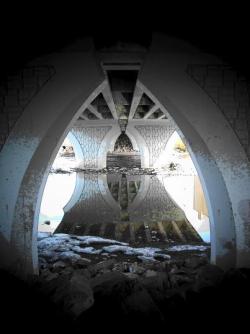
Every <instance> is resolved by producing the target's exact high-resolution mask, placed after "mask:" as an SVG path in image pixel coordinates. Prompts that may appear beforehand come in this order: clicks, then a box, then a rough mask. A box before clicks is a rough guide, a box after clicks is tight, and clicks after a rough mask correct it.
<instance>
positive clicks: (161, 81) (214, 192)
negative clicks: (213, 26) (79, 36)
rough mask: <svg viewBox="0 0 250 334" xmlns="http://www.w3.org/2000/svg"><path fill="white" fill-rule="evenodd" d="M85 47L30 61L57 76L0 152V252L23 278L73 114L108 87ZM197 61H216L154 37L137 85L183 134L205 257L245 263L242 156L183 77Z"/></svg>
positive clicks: (209, 104) (247, 201)
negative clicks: (201, 217)
mask: <svg viewBox="0 0 250 334" xmlns="http://www.w3.org/2000/svg"><path fill="white" fill-rule="evenodd" d="M84 50H85V51H78V52H73V51H66V52H64V53H62V54H60V55H59V56H58V55H56V54H55V55H52V56H47V57H43V58H42V59H40V60H37V61H36V64H40V63H42V64H44V63H45V64H51V65H53V66H54V68H55V71H56V73H55V75H54V76H53V77H52V78H51V79H50V80H49V81H48V82H47V83H46V84H45V85H44V86H43V87H42V89H41V90H40V91H39V92H38V93H37V94H36V95H35V96H34V97H33V99H32V100H31V101H30V102H29V104H27V106H26V107H25V109H24V111H23V113H22V115H21V116H20V118H19V119H18V121H17V123H16V125H15V127H14V128H13V130H12V132H11V133H10V135H9V137H8V139H7V141H6V142H5V144H4V146H3V149H2V151H1V153H0V175H1V187H0V232H1V238H2V239H4V242H5V244H6V243H7V244H8V245H9V249H11V250H13V249H14V250H15V252H14V253H15V254H14V253H13V252H12V253H11V252H7V251H5V252H4V251H2V252H1V253H4V254H6V256H5V258H6V259H5V260H6V261H5V262H6V263H7V266H8V267H10V268H12V269H13V270H15V271H16V272H19V274H20V275H22V276H24V277H25V276H27V275H29V274H33V273H37V270H38V267H37V244H36V236H37V224H38V213H39V210H40V202H41V198H42V193H43V189H44V186H45V183H46V179H47V175H48V172H49V169H50V166H51V164H52V162H53V160H54V157H55V155H56V153H57V151H58V148H59V146H60V145H61V143H62V141H63V139H64V138H65V137H66V135H67V133H68V132H69V129H70V128H71V127H72V126H73V124H74V122H75V121H76V119H77V118H78V116H79V115H80V114H81V113H82V111H83V110H84V108H86V107H87V105H89V103H90V102H91V101H92V100H93V99H94V98H95V97H96V96H97V95H98V94H99V93H100V92H101V91H102V90H103V88H104V87H105V86H106V84H107V83H106V82H105V78H104V75H103V74H102V71H101V70H100V69H99V68H98V65H97V62H96V59H95V56H94V53H93V50H89V49H88V50H87V51H86V48H85V49H84ZM200 63H203V64H211V63H219V61H218V60H217V59H215V58H214V57H211V56H207V55H201V54H200V53H199V52H198V51H197V50H195V49H194V48H189V47H187V46H186V45H185V44H184V43H180V42H178V43H177V42H176V41H173V40H170V39H166V38H163V39H162V40H160V41H159V40H158V41H156V40H153V43H152V46H151V49H150V51H149V52H148V54H147V58H146V61H145V62H144V63H143V66H142V68H141V71H140V73H139V78H138V84H139V85H141V87H142V89H143V91H145V92H146V93H147V94H148V96H149V97H152V99H156V100H157V101H159V104H160V106H161V107H162V108H163V110H166V111H167V112H168V114H169V115H170V116H171V117H172V118H173V120H174V121H175V123H176V124H177V126H178V127H179V128H180V131H181V134H182V135H183V136H184V137H185V142H186V143H187V146H188V148H189V152H190V154H191V156H192V158H193V161H194V163H195V166H196V169H197V171H198V174H199V176H200V179H201V182H202V186H203V189H204V193H205V197H206V201H207V204H208V210H209V216H210V221H211V237H212V238H211V242H212V257H211V260H212V262H213V263H216V264H218V265H219V266H221V267H223V268H228V267H234V266H238V267H240V266H250V229H249V221H250V209H249V207H250V187H249V184H250V166H249V160H248V158H247V156H246V153H245V151H244V149H243V146H242V145H241V143H240V141H239V139H238V137H237V136H236V134H235V132H234V130H233V129H232V127H231V126H230V124H229V122H228V121H227V120H226V118H225V116H224V115H223V113H222V111H221V109H220V108H219V107H218V106H217V105H216V103H215V102H214V101H213V100H212V99H211V98H210V97H209V96H208V94H207V93H206V92H205V91H204V90H203V89H202V88H201V87H200V86H199V85H198V84H197V82H195V81H194V80H193V79H192V78H191V77H190V76H189V75H188V74H187V67H188V65H190V64H200ZM128 131H129V126H128ZM131 133H132V134H133V135H134V137H135V138H136V135H135V134H134V133H133V132H132V130H131ZM2 245H3V243H1V246H2Z"/></svg>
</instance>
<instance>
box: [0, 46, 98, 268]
mask: <svg viewBox="0 0 250 334" xmlns="http://www.w3.org/2000/svg"><path fill="white" fill-rule="evenodd" d="M41 61H43V62H45V61H47V62H50V63H53V65H54V67H55V69H56V75H55V76H54V78H53V79H51V81H50V82H48V83H47V85H46V86H44V87H43V89H42V90H41V91H40V92H39V93H38V94H37V95H36V97H35V98H34V99H33V100H32V101H31V102H30V103H29V105H28V106H27V107H26V108H25V110H24V112H23V114H22V117H21V118H19V120H18V122H17V123H16V125H15V128H14V130H13V131H12V133H11V135H10V136H9V138H8V140H7V142H6V144H5V146H4V148H3V150H2V151H1V162H0V169H1V190H0V192H1V194H0V206H1V210H0V212H1V214H0V215H1V216H0V221H1V229H0V230H1V234H2V235H3V237H4V238H5V239H6V240H7V241H8V242H9V243H10V244H11V245H13V246H14V247H15V248H16V250H17V252H18V259H12V258H9V261H8V262H9V265H10V266H13V267H14V268H15V270H18V268H19V269H20V270H21V271H22V272H23V273H28V272H29V273H31V272H33V270H35V271H36V269H37V251H36V233H37V222H38V219H37V217H38V216H37V214H38V212H39V208H40V201H41V196H42V193H43V188H44V185H45V182H46V178H47V174H48V171H49V168H50V165H51V163H52V162H53V159H54V157H55V155H56V153H57V150H58V148H59V146H60V144H61V143H62V141H63V139H64V137H65V135H66V134H67V132H68V131H69V129H70V128H71V126H72V125H71V124H72V122H74V120H75V119H76V117H77V115H78V114H79V113H80V112H81V110H82V109H81V108H84V103H85V102H87V103H88V100H91V99H93V98H94V97H95V96H96V94H97V93H98V92H99V89H101V86H102V83H103V81H104V80H103V76H102V75H101V73H100V72H99V70H98V69H97V67H96V64H95V62H94V60H93V56H92V53H91V52H85V53H69V54H67V53H66V54H64V55H61V54H60V55H59V56H58V55H54V56H52V57H50V58H48V59H42V60H41ZM95 89H96V93H95ZM13 260H14V262H15V263H12V261H13Z"/></svg>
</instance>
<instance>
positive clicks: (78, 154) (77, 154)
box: [67, 131, 84, 162]
mask: <svg viewBox="0 0 250 334" xmlns="http://www.w3.org/2000/svg"><path fill="white" fill-rule="evenodd" d="M67 138H68V139H69V141H70V142H71V144H72V146H73V149H74V153H75V158H76V161H77V162H81V161H82V160H83V159H84V156H83V151H82V148H81V145H80V143H79V141H78V140H77V138H76V136H74V135H73V133H72V132H71V131H70V132H69V133H68V135H67Z"/></svg>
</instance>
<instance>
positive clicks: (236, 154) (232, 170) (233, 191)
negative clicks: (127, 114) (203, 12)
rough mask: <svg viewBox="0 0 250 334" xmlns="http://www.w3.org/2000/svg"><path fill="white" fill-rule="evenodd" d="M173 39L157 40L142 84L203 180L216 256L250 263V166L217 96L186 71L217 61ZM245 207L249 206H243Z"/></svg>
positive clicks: (221, 261) (223, 261)
mask: <svg viewBox="0 0 250 334" xmlns="http://www.w3.org/2000/svg"><path fill="white" fill-rule="evenodd" d="M168 45H171V41H169V40H167V39H165V38H161V39H160V40H158V41H155V42H153V44H152V46H151V51H150V52H149V54H148V57H147V60H146V62H145V63H144V66H143V69H142V71H141V72H140V75H139V78H138V83H137V85H138V86H140V87H141V89H143V91H145V92H146V93H147V94H148V96H149V97H150V98H152V99H153V100H157V101H158V102H159V104H160V105H161V106H162V110H165V111H167V113H168V114H169V115H170V116H171V117H172V118H173V120H174V121H175V123H176V124H177V126H178V127H179V129H180V131H181V134H182V137H184V138H185V142H186V143H187V146H188V149H189V152H190V154H191V157H192V160H193V162H194V164H195V167H196V169H197V172H198V174H199V177H200V179H201V182H202V186H203V189H204V193H205V197H206V201H207V204H208V210H209V217H210V222H211V227H210V230H211V261H212V263H216V264H217V265H219V266H221V267H223V268H230V267H234V266H238V267H241V266H250V248H249V246H250V245H249V240H250V231H249V228H248V226H247V225H248V223H247V221H248V222H249V219H250V217H249V216H250V210H249V209H248V210H247V206H249V205H250V187H249V184H250V173H249V171H250V166H249V160H248V158H247V156H246V153H245V151H244V149H243V147H242V145H241V144H240V142H239V140H238V138H237V137H236V135H235V133H234V131H233V129H232V128H231V126H230V125H229V123H228V121H227V120H226V118H225V116H224V115H223V113H222V112H221V110H220V109H219V107H218V106H217V105H216V104H215V103H214V101H213V100H212V99H211V98H210V97H209V96H208V95H207V94H206V93H205V91H203V90H202V89H201V87H199V86H198V85H197V83H196V82H195V81H193V80H192V79H191V78H190V77H189V76H188V75H187V72H186V69H187V66H188V64H190V63H200V62H201V61H202V62H205V63H211V62H215V61H216V62H218V60H217V59H214V57H211V56H206V55H202V56H201V55H200V54H198V53H197V51H196V52H194V50H193V49H192V50H190V49H188V48H187V47H186V46H183V47H182V48H181V51H182V52H179V50H178V47H180V45H179V46H177V50H178V51H177V52H176V53H174V52H173V50H170V49H169V48H168V47H165V46H168ZM243 207H244V209H243Z"/></svg>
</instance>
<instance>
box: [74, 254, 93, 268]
mask: <svg viewBox="0 0 250 334" xmlns="http://www.w3.org/2000/svg"><path fill="white" fill-rule="evenodd" d="M90 263H91V260H90V259H86V258H84V257H81V258H80V259H76V260H75V261H74V262H73V267H74V268H86V267H88V266H89V264H90Z"/></svg>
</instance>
